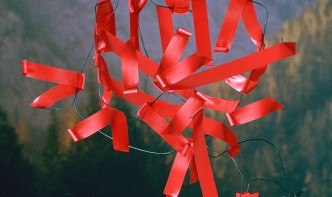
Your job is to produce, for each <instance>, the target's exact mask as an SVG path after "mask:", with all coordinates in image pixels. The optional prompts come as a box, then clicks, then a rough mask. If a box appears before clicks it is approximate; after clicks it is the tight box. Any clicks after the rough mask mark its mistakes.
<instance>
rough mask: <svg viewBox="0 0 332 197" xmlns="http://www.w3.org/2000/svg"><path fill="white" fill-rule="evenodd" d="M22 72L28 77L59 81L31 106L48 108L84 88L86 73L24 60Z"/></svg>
mask: <svg viewBox="0 0 332 197" xmlns="http://www.w3.org/2000/svg"><path fill="white" fill-rule="evenodd" d="M22 72H23V73H22V74H23V75H24V76H26V77H31V78H34V79H39V80H43V81H49V82H53V83H58V84H59V85H57V86H55V87H53V88H51V89H49V90H48V91H46V92H44V93H43V94H41V95H40V96H39V97H37V98H36V99H35V100H34V101H33V102H32V103H31V104H30V106H31V107H39V108H47V107H50V106H52V105H53V104H54V103H56V102H58V101H60V100H62V99H64V98H67V97H69V96H71V95H73V94H75V93H77V92H78V91H81V90H83V88H84V80H85V77H84V74H83V73H80V72H75V71H70V70H65V69H61V68H54V67H51V66H47V65H43V64H37V63H33V62H28V61H27V60H23V61H22Z"/></svg>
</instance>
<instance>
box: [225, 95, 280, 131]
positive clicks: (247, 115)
mask: <svg viewBox="0 0 332 197" xmlns="http://www.w3.org/2000/svg"><path fill="white" fill-rule="evenodd" d="M282 108H284V106H283V105H282V104H280V103H279V102H277V101H275V100H274V99H272V98H270V97H269V98H265V99H262V100H260V101H256V102H254V103H251V104H249V105H246V106H244V107H241V108H239V109H236V110H234V111H233V112H231V113H226V117H227V120H228V122H229V124H230V125H231V126H236V125H241V124H245V123H248V122H251V121H253V120H256V119H259V118H262V117H264V116H266V115H268V114H269V113H272V112H274V111H276V110H280V109H282Z"/></svg>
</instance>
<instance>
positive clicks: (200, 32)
mask: <svg viewBox="0 0 332 197" xmlns="http://www.w3.org/2000/svg"><path fill="white" fill-rule="evenodd" d="M191 6H192V10H193V11H192V14H193V21H194V29H195V40H196V50H197V54H198V55H200V56H204V57H206V58H208V59H210V60H211V61H212V52H211V41H210V28H209V20H208V12H207V5H206V0H192V1H191ZM211 64H212V62H209V63H207V64H206V65H211Z"/></svg>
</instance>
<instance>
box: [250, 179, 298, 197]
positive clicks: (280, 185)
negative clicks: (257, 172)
mask: <svg viewBox="0 0 332 197" xmlns="http://www.w3.org/2000/svg"><path fill="white" fill-rule="evenodd" d="M255 181H256V182H257V181H262V182H271V183H274V184H276V185H278V186H279V187H280V188H281V189H282V190H283V191H284V192H286V193H288V194H289V196H291V195H292V196H293V197H298V196H300V195H301V194H303V193H304V192H303V191H299V192H292V191H289V190H288V189H287V188H285V187H284V186H283V185H282V184H281V183H279V182H278V181H276V180H272V179H264V178H253V179H251V180H250V181H249V183H248V186H247V192H249V190H250V186H251V184H252V183H253V182H255Z"/></svg>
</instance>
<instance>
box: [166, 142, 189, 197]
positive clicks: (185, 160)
mask: <svg viewBox="0 0 332 197" xmlns="http://www.w3.org/2000/svg"><path fill="white" fill-rule="evenodd" d="M188 146H190V144H188ZM193 153H194V152H193V148H192V147H191V146H190V147H189V148H188V149H187V152H186V153H185V154H181V153H179V152H178V153H177V154H176V157H175V159H174V162H173V165H172V168H171V172H170V173H169V176H168V179H167V183H166V186H165V189H164V194H165V195H166V196H167V197H176V196H178V195H179V193H180V189H181V187H182V184H183V180H184V177H185V175H186V172H187V169H188V166H189V164H190V163H191V162H190V161H192V157H193Z"/></svg>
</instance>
